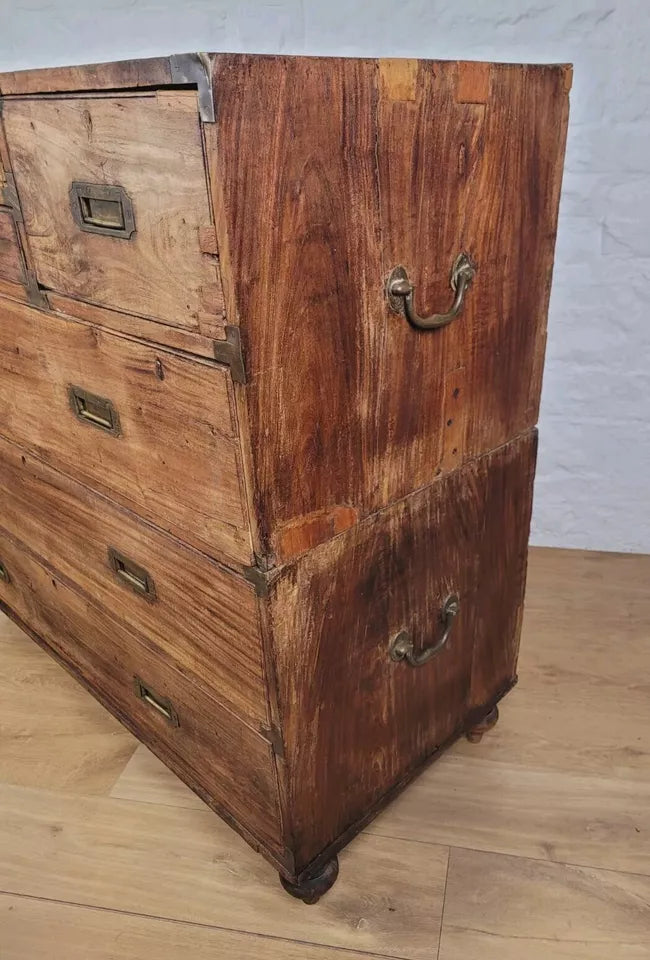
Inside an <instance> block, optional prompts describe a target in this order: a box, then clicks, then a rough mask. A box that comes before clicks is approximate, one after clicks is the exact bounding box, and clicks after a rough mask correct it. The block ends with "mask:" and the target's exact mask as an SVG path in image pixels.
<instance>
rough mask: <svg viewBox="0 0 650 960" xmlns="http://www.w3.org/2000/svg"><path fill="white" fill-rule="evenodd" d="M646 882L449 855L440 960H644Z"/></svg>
mask: <svg viewBox="0 0 650 960" xmlns="http://www.w3.org/2000/svg"><path fill="white" fill-rule="evenodd" d="M648 957H650V878H648V877H638V876H635V875H633V874H625V873H618V872H610V871H603V870H590V869H587V868H584V867H573V866H564V865H562V864H549V863H539V862H538V861H534V860H525V859H523V858H513V857H503V856H498V855H496V854H489V853H476V852H474V851H468V850H452V852H451V855H450V860H449V875H448V878H447V895H446V899H445V915H444V923H443V929H442V935H441V940H440V953H439V960H522V958H525V960H549V958H553V960H556V958H557V960H569V958H570V960H641V958H643V960H647V958H648Z"/></svg>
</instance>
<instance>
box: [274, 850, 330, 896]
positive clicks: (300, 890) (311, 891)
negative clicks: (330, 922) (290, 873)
mask: <svg viewBox="0 0 650 960" xmlns="http://www.w3.org/2000/svg"><path fill="white" fill-rule="evenodd" d="M338 875H339V861H338V857H334V858H333V859H332V860H330V861H329V863H327V864H325V866H324V867H323V869H322V870H321V872H320V873H317V874H315V876H313V877H307V878H306V879H305V880H301V881H300V883H292V881H291V880H286V879H285V878H284V877H283V876H282V875H280V883H281V884H282V886H283V887H284V889H285V890H286V891H287V893H290V894H291V896H292V897H296V899H297V900H302V902H303V903H318V901H319V900H320V898H321V897H322V896H323V894H324V893H327V891H328V890H329V888H330V887H331V886H332V885H333V884H334V881H335V880H336V878H337V877H338Z"/></svg>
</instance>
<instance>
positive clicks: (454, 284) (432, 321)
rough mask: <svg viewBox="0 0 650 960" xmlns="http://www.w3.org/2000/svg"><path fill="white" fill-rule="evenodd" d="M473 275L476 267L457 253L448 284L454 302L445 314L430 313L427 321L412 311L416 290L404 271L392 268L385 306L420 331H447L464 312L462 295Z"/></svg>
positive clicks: (469, 284)
mask: <svg viewBox="0 0 650 960" xmlns="http://www.w3.org/2000/svg"><path fill="white" fill-rule="evenodd" d="M475 274H476V266H475V264H474V263H473V262H472V260H471V258H470V256H469V254H468V253H460V254H459V255H458V256H457V257H456V260H455V261H454V265H453V267H452V268H451V276H450V278H449V283H450V285H451V289H452V290H453V291H454V294H455V296H454V302H453V303H452V305H451V308H450V309H449V312H448V313H433V314H432V315H431V316H430V317H420V316H419V315H418V313H417V311H416V309H415V303H414V296H415V286H414V285H413V284H412V283H411V281H410V280H409V278H408V274H407V272H406V270H405V268H404V267H395V268H394V269H393V270H392V271H391V274H390V276H389V278H388V283H387V285H386V291H387V294H388V302H389V304H390V306H391V309H392V310H394V311H395V313H403V314H404V316H405V317H406V319H407V320H408V321H409V323H411V324H413V326H414V327H419V328H420V330H437V329H438V328H439V327H446V326H447V324H448V323H451V321H452V320H453V319H454V317H457V316H458V314H459V313H460V311H461V310H462V308H463V302H464V300H465V294H466V293H467V291H468V289H469V288H470V286H471V284H472V280H473V279H474V276H475Z"/></svg>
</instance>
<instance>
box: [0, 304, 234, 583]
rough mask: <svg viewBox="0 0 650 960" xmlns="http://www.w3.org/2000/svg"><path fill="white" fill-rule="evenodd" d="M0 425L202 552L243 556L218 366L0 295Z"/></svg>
mask: <svg viewBox="0 0 650 960" xmlns="http://www.w3.org/2000/svg"><path fill="white" fill-rule="evenodd" d="M0 404H1V405H2V409H3V419H2V426H1V427H0V430H1V431H2V433H3V434H4V435H5V436H7V437H9V438H10V439H11V440H14V441H15V442H17V443H20V444H22V445H24V446H27V447H30V448H31V449H33V450H34V451H35V452H36V453H37V454H38V455H39V456H40V457H42V458H43V459H44V460H47V461H48V462H49V463H51V464H52V465H54V466H55V467H57V468H58V469H60V470H63V471H64V472H67V473H70V474H71V475H73V476H75V477H78V478H79V479H81V480H83V481H84V482H85V483H88V484H89V485H90V486H92V487H94V488H96V489H99V490H101V491H102V492H104V493H106V494H107V495H109V496H112V497H115V499H117V500H118V501H119V502H120V503H122V504H124V506H126V507H129V508H130V509H132V510H134V511H135V512H136V513H139V514H140V515H141V516H143V517H145V518H146V519H148V520H151V521H152V522H154V523H157V524H158V525H160V526H162V527H164V528H165V529H168V530H171V531H172V532H173V533H175V534H176V535H177V536H179V537H181V538H182V539H183V540H187V541H188V542H190V543H192V544H194V545H195V546H197V547H199V548H200V549H201V550H204V551H205V552H207V553H209V554H211V555H213V556H217V557H224V558H227V559H231V560H234V561H236V562H240V563H243V564H250V563H251V562H252V560H251V544H250V535H249V531H248V525H247V521H246V519H245V513H244V506H243V503H242V495H241V489H240V471H239V440H238V436H237V426H236V417H235V410H234V405H233V399H232V384H231V382H230V377H229V374H228V373H227V371H226V370H225V369H224V368H223V367H219V366H217V365H215V364H210V363H208V362H203V361H200V360H197V361H194V360H191V359H189V358H187V357H183V356H182V355H180V354H175V353H172V352H166V351H163V350H159V349H154V348H152V347H149V346H146V345H143V344H141V343H138V342H135V341H133V340H128V339H126V338H124V337H120V336H115V335H113V334H110V333H107V332H105V331H103V330H100V329H98V328H97V327H93V326H90V325H88V324H85V323H79V322H76V321H74V320H68V319H63V318H59V317H54V316H49V315H46V314H44V313H42V312H40V311H37V310H34V309H33V308H30V307H28V306H25V305H24V304H19V303H14V302H11V301H9V300H4V301H0Z"/></svg>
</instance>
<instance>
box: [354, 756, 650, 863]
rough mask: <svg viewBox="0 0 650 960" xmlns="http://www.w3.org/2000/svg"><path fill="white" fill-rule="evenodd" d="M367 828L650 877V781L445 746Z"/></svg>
mask: <svg viewBox="0 0 650 960" xmlns="http://www.w3.org/2000/svg"><path fill="white" fill-rule="evenodd" d="M367 830H368V832H369V833H372V834H375V835H378V836H384V837H403V838H408V839H411V840H414V839H417V840H421V841H424V842H428V843H443V844H446V845H448V846H457V847H467V848H471V849H475V850H485V851H494V852H497V853H505V854H512V855H518V856H523V857H528V858H532V859H539V860H553V861H557V862H561V863H572V864H578V865H580V864H582V865H586V866H592V867H601V868H605V869H613V870H623V871H629V872H631V873H643V874H647V875H648V876H650V782H649V783H645V782H643V781H640V780H624V779H622V780H619V779H615V778H606V777H589V776H581V775H578V774H576V775H573V774H569V773H564V772H562V771H555V770H529V769H528V768H526V767H523V766H520V765H518V764H510V763H507V762H503V763H501V762H498V761H496V760H492V761H491V760H479V759H468V758H466V757H465V756H457V755H454V754H453V752H452V753H451V754H448V755H447V756H444V757H442V758H441V759H440V760H439V761H438V763H436V764H434V765H433V766H432V767H431V768H430V769H429V770H427V771H426V773H424V774H423V775H422V776H421V777H419V778H418V779H417V780H416V781H415V782H414V783H413V784H411V786H410V787H409V789H408V790H405V791H404V793H403V794H401V796H399V797H398V798H397V799H396V800H395V801H394V802H393V803H392V804H391V805H390V806H389V807H388V808H387V809H386V810H385V811H384V812H383V813H382V814H381V815H380V816H379V817H378V818H377V820H375V821H374V822H373V823H371V824H370V826H369V827H368V828H367Z"/></svg>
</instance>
